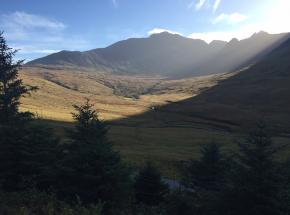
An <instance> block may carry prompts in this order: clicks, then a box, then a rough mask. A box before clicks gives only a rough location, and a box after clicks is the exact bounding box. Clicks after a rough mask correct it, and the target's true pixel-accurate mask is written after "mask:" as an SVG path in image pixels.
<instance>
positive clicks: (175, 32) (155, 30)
mask: <svg viewBox="0 0 290 215" xmlns="http://www.w3.org/2000/svg"><path fill="white" fill-rule="evenodd" d="M162 32H168V33H171V34H178V35H182V34H181V33H179V32H177V31H171V30H168V29H163V28H153V29H152V30H150V31H148V32H147V34H148V35H152V34H160V33H162Z"/></svg>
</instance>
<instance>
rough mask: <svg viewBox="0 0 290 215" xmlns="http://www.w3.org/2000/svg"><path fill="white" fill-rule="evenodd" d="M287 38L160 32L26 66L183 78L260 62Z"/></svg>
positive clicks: (45, 58)
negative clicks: (188, 35) (208, 36)
mask: <svg viewBox="0 0 290 215" xmlns="http://www.w3.org/2000/svg"><path fill="white" fill-rule="evenodd" d="M288 37H289V34H288V33H282V34H268V33H266V32H259V33H255V34H253V35H252V36H251V37H249V38H247V39H244V40H237V39H232V40H231V41H230V42H228V43H227V42H224V41H217V40H215V41H212V42H211V43H209V44H208V43H206V42H205V41H203V40H200V39H190V38H186V37H183V36H181V35H178V34H170V33H167V32H163V33H160V34H153V35H151V36H150V37H147V38H129V39H127V40H123V41H119V42H116V43H114V44H112V45H110V46H108V47H106V48H98V49H92V50H88V51H84V52H80V51H61V52H58V53H54V54H51V55H48V56H46V57H43V58H39V59H36V60H33V61H30V62H28V63H27V65H29V66H39V65H49V66H71V67H80V68H90V69H94V70H100V71H108V72H113V73H122V72H123V73H124V72H125V73H127V74H138V75H140V74H141V75H161V76H166V77H173V78H184V77H190V76H200V75H209V74H217V73H224V72H232V71H236V70H239V69H241V68H243V67H245V66H248V65H249V64H252V63H255V62H256V61H258V60H259V59H261V58H262V57H263V56H265V55H266V54H267V53H269V52H270V51H271V50H273V49H274V48H275V47H277V46H278V45H279V44H281V43H282V42H283V41H285V39H286V38H288ZM209 62H210V63H209Z"/></svg>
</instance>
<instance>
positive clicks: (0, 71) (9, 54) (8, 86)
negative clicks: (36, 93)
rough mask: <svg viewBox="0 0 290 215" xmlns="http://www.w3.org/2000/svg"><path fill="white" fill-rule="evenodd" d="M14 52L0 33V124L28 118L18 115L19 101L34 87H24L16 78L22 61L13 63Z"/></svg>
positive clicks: (24, 115) (27, 114) (25, 115)
mask: <svg viewBox="0 0 290 215" xmlns="http://www.w3.org/2000/svg"><path fill="white" fill-rule="evenodd" d="M16 52H17V51H16V50H13V49H12V48H9V47H8V45H7V44H6V41H5V38H4V37H3V32H0V123H1V124H5V123H12V120H13V119H15V118H17V117H22V118H23V117H28V116H29V115H30V114H29V113H26V114H23V113H21V114H20V113H19V111H18V108H19V104H20V102H19V99H20V98H21V97H22V96H24V95H25V94H29V93H30V92H31V91H32V90H35V89H36V88H35V87H31V86H25V85H24V84H23V83H22V80H21V79H19V78H18V70H19V69H20V68H21V65H22V63H23V61H17V62H14V61H13V57H14V55H15V54H16Z"/></svg>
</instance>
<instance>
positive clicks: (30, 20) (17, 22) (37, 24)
mask: <svg viewBox="0 0 290 215" xmlns="http://www.w3.org/2000/svg"><path fill="white" fill-rule="evenodd" d="M2 19H3V20H5V24H4V25H6V26H7V27H15V28H18V29H19V28H26V29H29V28H44V29H57V30H60V29H64V28H65V27H66V26H65V25H64V24H63V23H62V22H59V21H56V20H52V19H48V18H46V17H43V16H39V15H34V14H28V13H25V12H19V11H17V12H14V13H12V14H8V15H7V14H5V15H2Z"/></svg>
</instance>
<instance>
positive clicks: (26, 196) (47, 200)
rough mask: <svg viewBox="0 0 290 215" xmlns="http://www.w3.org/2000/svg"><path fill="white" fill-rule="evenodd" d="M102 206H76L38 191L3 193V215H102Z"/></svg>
mask: <svg viewBox="0 0 290 215" xmlns="http://www.w3.org/2000/svg"><path fill="white" fill-rule="evenodd" d="M102 207H103V205H102V204H96V205H89V206H86V207H85V206H83V205H82V204H81V203H77V204H75V205H74V206H71V205H68V204H67V203H65V202H62V201H59V200H58V199H57V198H56V197H55V196H54V195H51V194H47V193H45V192H39V191H37V190H28V191H25V192H13V193H1V192H0V214H1V215H101V214H102V213H101V212H102Z"/></svg>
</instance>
